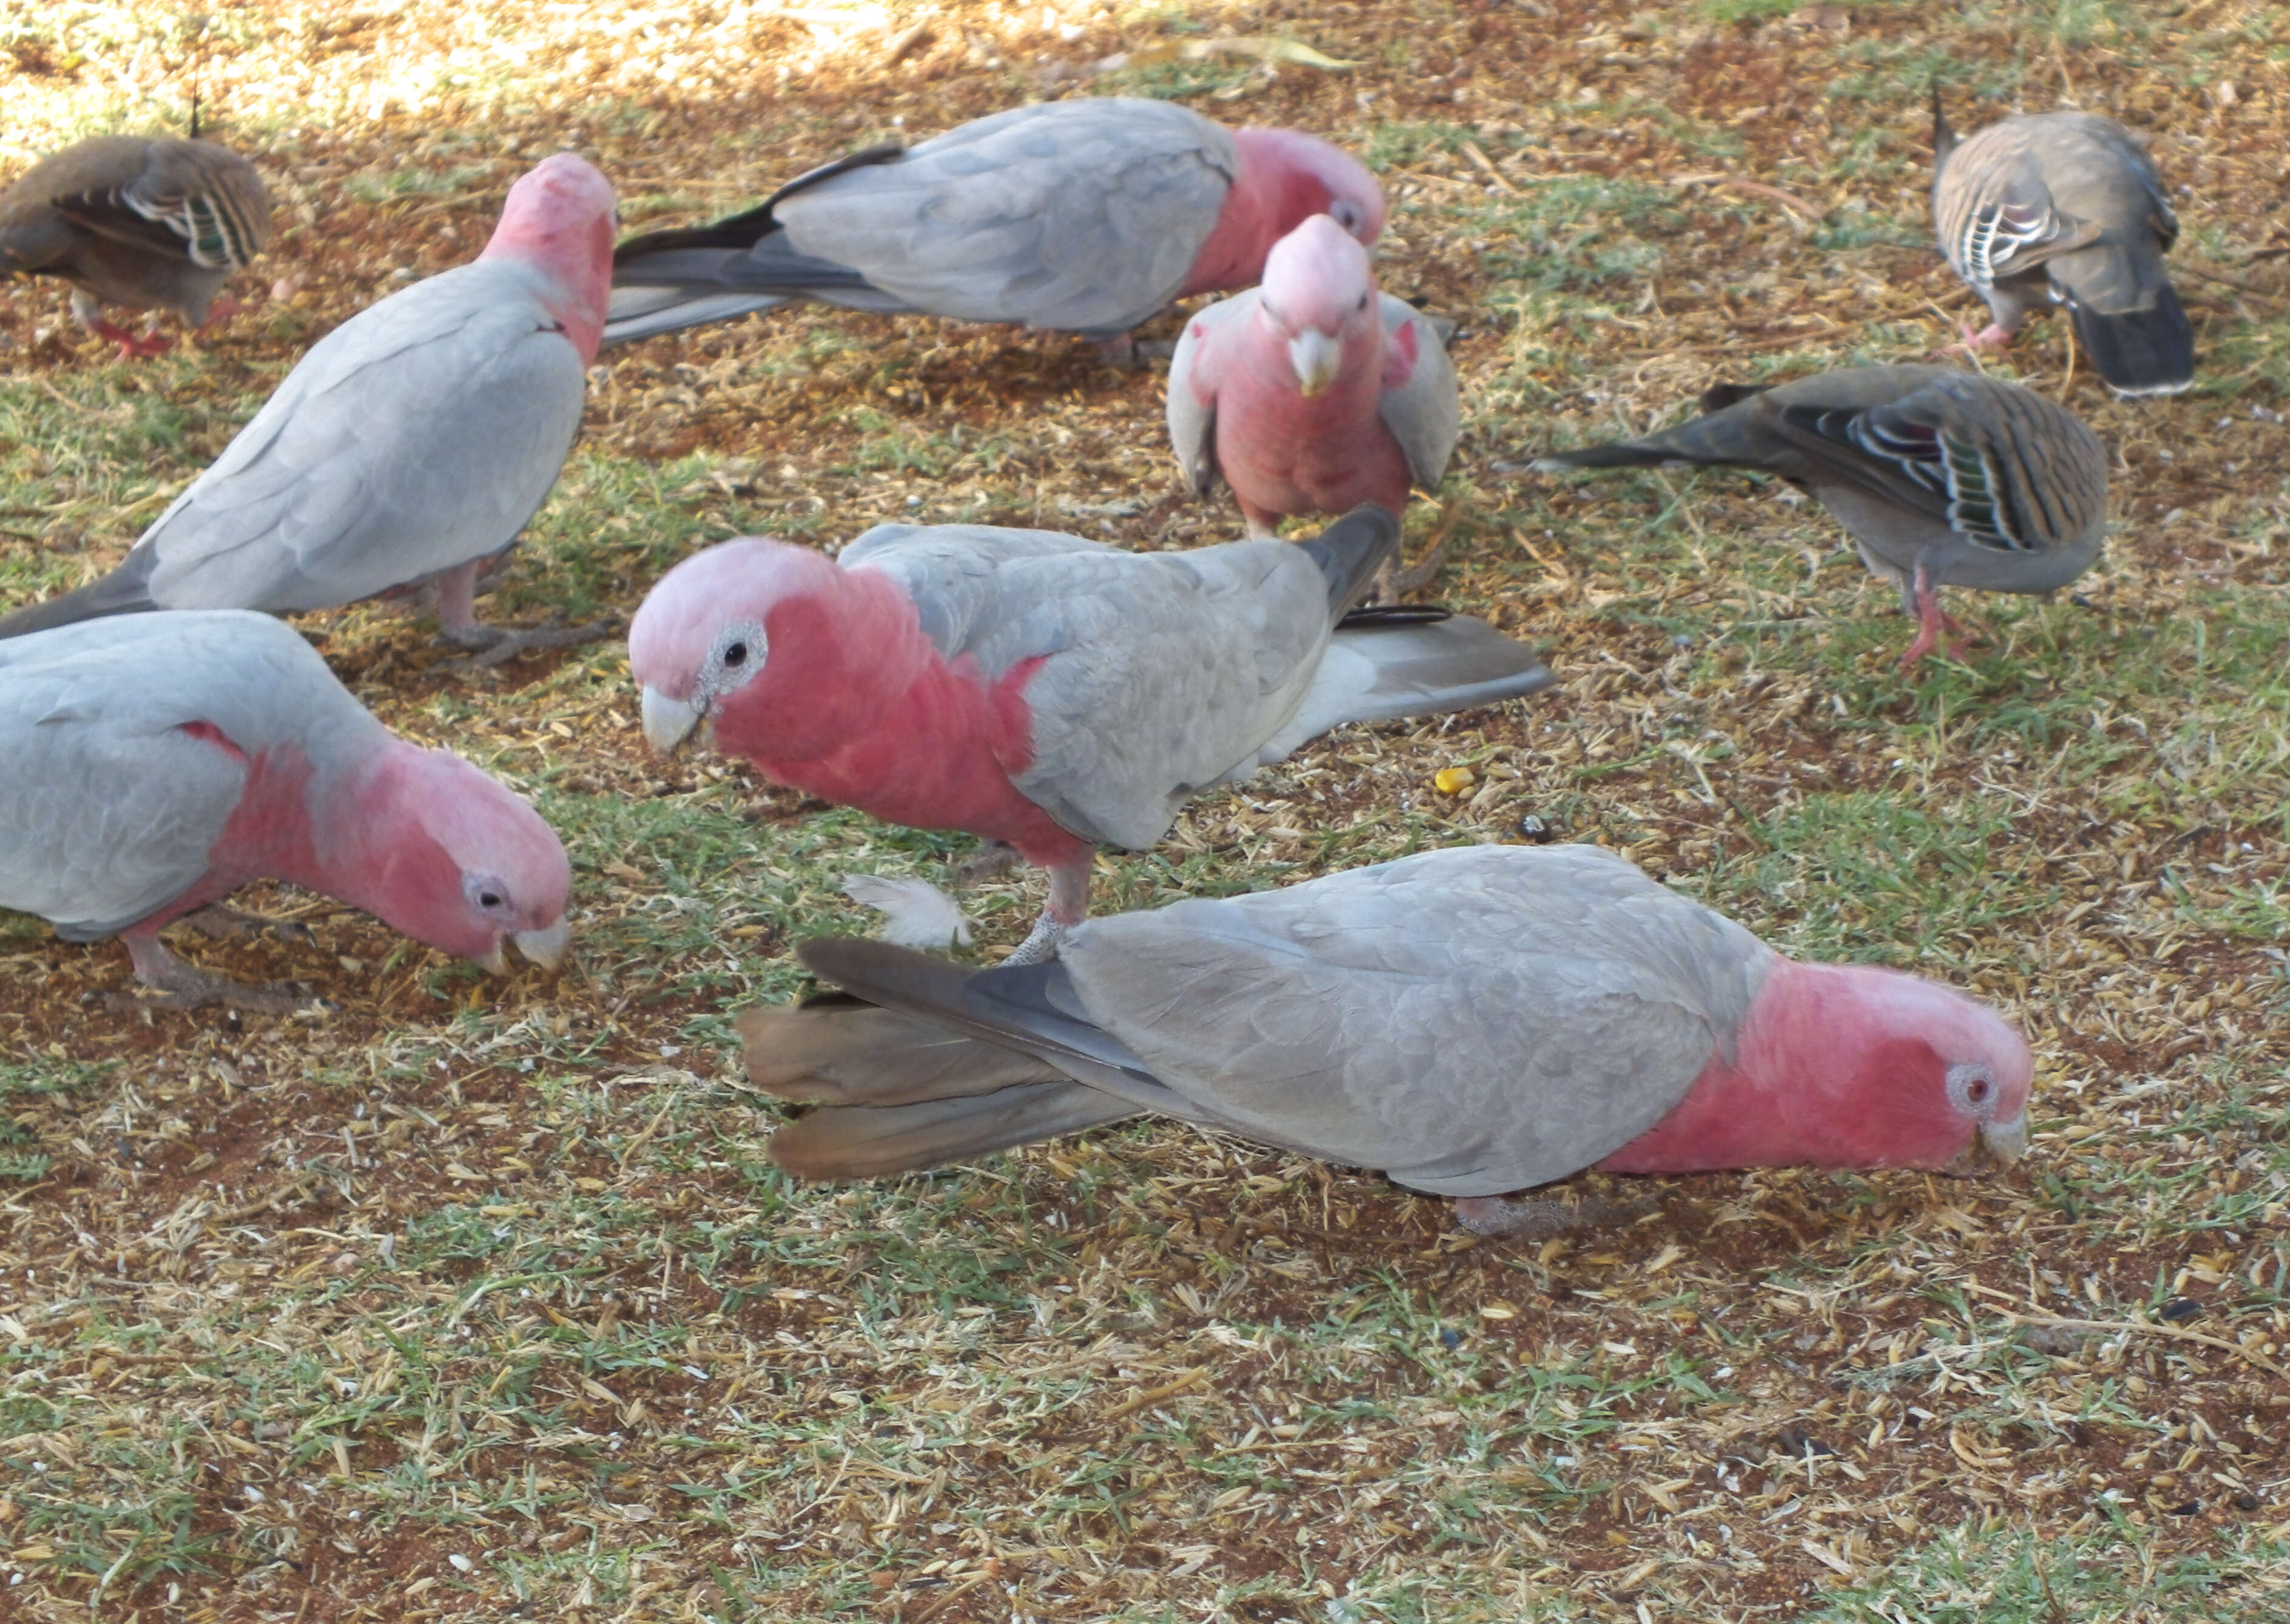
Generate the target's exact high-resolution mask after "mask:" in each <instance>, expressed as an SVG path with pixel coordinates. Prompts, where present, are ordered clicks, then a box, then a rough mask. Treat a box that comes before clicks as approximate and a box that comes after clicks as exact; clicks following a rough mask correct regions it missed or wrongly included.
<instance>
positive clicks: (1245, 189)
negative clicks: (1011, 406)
mask: <svg viewBox="0 0 2290 1624" xmlns="http://www.w3.org/2000/svg"><path fill="white" fill-rule="evenodd" d="M1320 213H1325V214H1327V215H1329V216H1330V217H1331V218H1333V220H1335V221H1336V223H1337V224H1338V225H1339V226H1341V228H1343V229H1344V230H1346V231H1348V232H1349V233H1350V234H1351V235H1352V236H1356V237H1357V238H1358V239H1359V240H1360V241H1361V242H1363V243H1373V242H1374V241H1375V239H1376V237H1377V236H1378V234H1380V233H1381V231H1382V229H1383V221H1384V202H1383V191H1382V188H1380V187H1379V186H1377V184H1376V181H1375V177H1374V176H1373V175H1371V174H1370V173H1368V172H1367V171H1366V170H1365V169H1364V168H1362V167H1361V166H1360V164H1359V163H1358V162H1357V160H1356V159H1354V158H1353V157H1351V156H1349V154H1347V153H1345V152H1343V151H1342V150H1341V148H1336V147H1333V146H1331V145H1330V144H1329V143H1327V142H1326V141H1324V140H1318V139H1317V138H1316V137H1313V136H1309V135H1305V134H1302V133H1301V132H1297V131H1294V130H1228V129H1226V128H1225V127H1224V126H1223V125H1222V124H1217V123H1215V122H1214V121H1213V120H1211V119H1206V118H1204V117H1202V116H1200V115H1199V114H1198V113H1196V112H1193V111H1192V110H1191V109H1189V108H1182V107H1179V106H1178V105H1177V104H1176V103H1174V102H1170V101H1150V100H1138V99H1131V98H1123V97H1093V98H1085V99H1081V100H1072V101H1051V102H1042V103H1037V104H1036V105H1034V106H1032V107H1022V108H1011V109H1010V110H1009V111H1007V112H1004V113H997V114H995V115H994V116H991V117H989V118H981V119H976V120H973V122H971V123H969V124H964V125H962V126H960V127H959V128H957V129H954V130H949V131H948V132H946V133H945V134H943V135H940V136H936V137H934V138H933V139H932V140H926V141H925V142H923V143H922V144H921V145H919V146H917V147H913V148H905V147H901V146H897V145H890V146H881V147H870V148H867V149H866V150H864V151H862V152H856V153H853V154H851V155H850V156H847V157H844V158H840V159H837V161H836V162H834V163H832V164H826V165H823V166H822V167H821V168H818V169H814V170H813V171H812V172H809V173H808V174H805V175H802V176H799V177H798V178H797V179H796V180H791V181H789V183H788V184H787V185H786V186H784V187H781V188H780V189H779V190H778V191H777V192H775V193H773V195H772V196H770V197H769V198H767V199H765V201H764V202H763V203H762V204H758V205H757V207H755V208H753V209H750V210H749V211H748V212H745V213H743V214H737V215H734V216H733V217H732V218H731V219H729V220H718V221H717V222H716V223H715V224H714V225H710V226H696V227H684V228H676V229H671V230H666V231H653V232H647V233H646V234H645V235H644V236H637V237H632V238H630V239H629V241H628V242H625V243H623V244H621V247H620V252H618V253H617V254H616V255H615V256H614V260H613V318H612V321H611V323H610V324H608V325H607V326H606V327H605V341H606V342H607V343H614V344H617V343H620V342H621V341H623V340H629V339H640V338H646V337H649V336H651V335H652V334H653V333H657V332H674V331H676V330H677V328H680V327H690V326H693V325H696V324H699V323H701V322H712V321H722V320H724V319H725V318H727V317H729V316H738V315H741V314H743V313H745V312H747V311H749V310H763V309H768V308H771V307H772V306H773V305H777V304H782V303H784V302H786V301H787V300H789V299H797V298H805V299H816V300H821V301H823V302H825V303H828V304H836V305H842V306H845V307H846V308H851V309H854V310H876V311H884V312H889V313H901V312H913V313H917V314H921V315H925V316H945V317H947V318H949V320H953V321H965V322H1013V323H1022V324H1024V325H1026V326H1028V327H1037V328H1047V329H1051V330H1054V331H1058V332H1078V333H1081V334H1083V335H1084V336H1085V337H1088V338H1091V339H1094V340H1100V341H1101V344H1103V345H1105V346H1107V347H1109V348H1110V347H1112V346H1115V345H1117V344H1118V343H1120V342H1123V341H1125V336H1124V335H1125V334H1126V333H1127V332H1128V330H1129V329H1130V328H1132V327H1134V326H1136V325H1137V324H1139V323H1140V322H1142V321H1144V320H1146V319H1147V318H1149V316H1152V315H1153V314H1154V313H1155V312H1156V311H1157V310H1159V309H1160V308H1162V307H1163V306H1164V305H1165V304H1167V303H1168V302H1169V301H1170V300H1173V299H1182V298H1184V297H1186V296H1188V295H1189V294H1194V293H1213V292H1222V291H1224V290H1225V289H1228V288H1241V287H1246V286H1248V285H1249V284H1252V283H1253V282H1254V281H1255V280H1256V279H1257V277H1258V276H1259V275H1260V274H1261V272H1262V270H1263V268H1264V256H1265V255H1266V254H1267V253H1268V252H1270V251H1271V248H1272V244H1275V243H1277V242H1278V241H1279V240H1280V238H1281V237H1282V236H1285V234H1286V233H1287V232H1288V231H1289V230H1291V229H1292V228H1294V226H1295V225H1296V224H1297V222H1298V221H1300V220H1303V219H1305V218H1306V217H1307V216H1309V215H1312V214H1320Z"/></svg>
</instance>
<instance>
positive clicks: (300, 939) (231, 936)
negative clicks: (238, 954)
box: [180, 902, 318, 947]
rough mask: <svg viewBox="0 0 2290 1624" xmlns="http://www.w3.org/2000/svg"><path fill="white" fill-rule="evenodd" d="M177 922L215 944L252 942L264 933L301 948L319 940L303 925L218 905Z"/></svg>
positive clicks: (186, 915) (290, 920) (203, 909)
mask: <svg viewBox="0 0 2290 1624" xmlns="http://www.w3.org/2000/svg"><path fill="white" fill-rule="evenodd" d="M180 923H181V924H188V925H189V926H190V927H191V929H193V930H195V931H196V932H198V933H199V934H200V935H202V936H204V937H206V938H208V939H209V940H214V941H252V940H254V939H255V938H256V937H258V936H261V935H264V934H266V933H268V935H271V936H274V937H276V939H278V940H281V941H291V942H294V943H297V944H299V945H300V946H303V947H309V946H312V945H314V944H315V943H316V941H317V940H318V939H317V938H316V937H315V936H313V935H312V934H311V933H310V927H309V926H308V925H306V924H296V923H295V922H294V921H293V920H292V919H265V918H263V917H261V916H260V915H256V914H247V913H242V912H240V911H239V910H238V909H237V908H225V907H224V906H223V905H222V904H221V903H220V902H210V903H209V904H207V906H206V907H204V908H200V909H198V910H197V911H196V913H189V914H185V915H184V916H183V917H182V919H181V920H180Z"/></svg>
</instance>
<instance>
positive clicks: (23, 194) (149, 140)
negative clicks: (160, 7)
mask: <svg viewBox="0 0 2290 1624" xmlns="http://www.w3.org/2000/svg"><path fill="white" fill-rule="evenodd" d="M195 122H196V121H195ZM196 133H197V132H196V128H194V130H193V135H194V137H196ZM269 241H270V195H269V193H268V191H266V190H265V189H264V188H263V185H262V177H261V176H260V174H258V173H256V172H255V168H254V165H253V164H250V163H248V162H247V161H246V160H245V159H244V158H243V157H241V156H239V155H238V154H237V153H236V152H233V151H232V150H231V149H230V148H228V147H224V146H220V145H218V144H217V143H216V142H213V141H203V140H196V139H193V140H175V139H173V138H172V137H165V136H159V137H146V136H140V135H97V136H91V137H90V138H89V139H87V140H84V141H76V142H74V143H73V144H72V145H71V146H68V147H67V148H64V149H63V150H62V151H60V152H52V153H50V154H49V155H48V156H46V157H44V158H42V159H41V160H40V161H39V162H38V163H36V164H33V165H32V167H31V168H29V169H28V170H26V171H25V172H23V174H22V175H20V176H19V177H18V178H17V180H16V181H15V183H14V184H13V185H12V186H10V187H9V188H8V189H7V190H5V191H4V192H0V276H4V275H7V274H8V273H10V272H14V273H17V274H20V275H22V276H60V277H62V278H63V279H64V280H65V281H67V282H68V283H70V284H71V290H72V296H71V308H72V318H73V319H74V320H75V321H76V322H78V323H79V324H80V325H81V326H83V327H84V328H86V329H87V330H88V331H89V332H92V333H93V334H94V335H95V336H96V337H97V338H100V339H103V340H108V342H111V343H114V344H116V345H118V346H119V358H120V359H121V360H123V361H124V360H126V359H127V358H128V357H129V356H156V355H163V354H164V353H165V352H166V351H167V349H168V348H171V346H172V340H169V339H167V338H164V337H163V336H161V335H159V334H157V333H156V332H147V333H144V334H142V335H140V337H139V336H138V335H137V334H135V333H132V332H127V331H126V330H125V329H124V328H122V327H118V326H115V325H114V324H111V323H110V322H108V321H106V320H105V319H104V316H103V307H104V306H106V305H108V304H110V305H124V306H126V307H128V308H131V309H137V310H153V309H159V310H172V311H174V312H175V313H176V314H177V315H178V316H181V317H182V319H183V324H184V325H185V326H186V327H191V328H199V327H204V326H205V325H206V324H207V323H208V321H209V320H210V319H217V320H219V319H220V318H221V316H224V315H227V314H228V310H217V309H215V308H213V307H214V298H215V295H216V294H217V293H218V292H220V291H221V289H222V284H223V283H224V281H225V280H226V279H227V278H228V276H230V274H231V272H233V271H235V270H239V269H242V268H244V267H245V266H246V265H247V263H248V262H249V261H251V260H252V259H253V258H254V256H255V255H256V254H258V253H260V252H262V249H263V245H264V244H267V243H268V242H269Z"/></svg>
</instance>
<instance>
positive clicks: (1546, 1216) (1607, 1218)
mask: <svg viewBox="0 0 2290 1624" xmlns="http://www.w3.org/2000/svg"><path fill="white" fill-rule="evenodd" d="M1655 1206H1656V1203H1654V1202H1651V1201H1631V1202H1620V1201H1600V1200H1597V1199H1596V1198H1595V1197H1594V1198H1591V1199H1588V1200H1584V1201H1580V1202H1574V1201H1549V1200H1545V1201H1513V1200H1511V1199H1509V1197H1508V1196H1457V1197H1456V1198H1455V1217H1456V1219H1457V1220H1458V1221H1460V1222H1461V1224H1462V1226H1463V1228H1466V1229H1469V1231H1470V1232H1471V1233H1472V1234H1473V1235H1485V1236H1496V1235H1501V1236H1509V1237H1511V1238H1512V1239H1515V1240H1523V1241H1547V1240H1549V1239H1550V1238H1551V1237H1552V1236H1559V1235H1566V1234H1570V1233H1572V1232H1573V1231H1575V1230H1578V1229H1603V1228H1611V1227H1612V1226H1613V1225H1615V1224H1620V1223H1625V1222H1628V1221H1629V1220H1631V1219H1634V1218H1640V1217H1643V1216H1645V1214H1646V1213H1648V1212H1653V1210H1654V1207H1655Z"/></svg>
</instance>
